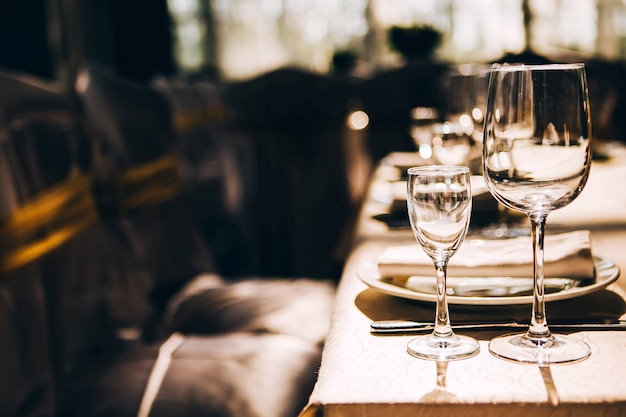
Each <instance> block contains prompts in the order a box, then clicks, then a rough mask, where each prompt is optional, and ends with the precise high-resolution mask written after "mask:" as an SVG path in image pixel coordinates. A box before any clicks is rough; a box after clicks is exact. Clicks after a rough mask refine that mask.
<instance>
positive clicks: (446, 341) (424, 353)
mask: <svg viewBox="0 0 626 417" xmlns="http://www.w3.org/2000/svg"><path fill="white" fill-rule="evenodd" d="M479 350H480V345H479V344H478V342H477V341H476V340H475V339H472V338H471V337H467V336H459V335H456V334H452V335H451V336H447V337H441V336H435V335H434V334H429V335H424V336H418V337H416V338H414V339H412V340H411V341H410V342H409V343H408V345H407V351H408V352H409V353H410V354H411V355H412V356H415V357H417V358H422V359H429V360H436V361H449V360H456V359H465V358H469V357H472V356H474V355H476V354H477V353H478V352H479Z"/></svg>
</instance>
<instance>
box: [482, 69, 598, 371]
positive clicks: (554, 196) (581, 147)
mask: <svg viewBox="0 0 626 417" xmlns="http://www.w3.org/2000/svg"><path fill="white" fill-rule="evenodd" d="M590 128H591V126H590V110H589V96H588V90H587V80H586V74H585V67H584V64H543V65H521V64H520V65H506V64H505V65H498V64H496V65H494V66H493V67H492V70H491V74H490V81H489V87H488V95H487V107H486V116H485V127H484V137H483V173H484V178H485V182H486V183H487V186H488V188H489V190H490V192H491V193H492V194H493V196H494V197H495V198H496V199H497V200H498V201H499V202H500V203H502V204H504V205H505V206H506V207H508V208H510V209H512V210H516V211H521V212H523V213H525V214H526V215H527V216H528V218H529V219H530V226H531V230H530V231H531V238H532V242H533V258H534V267H533V271H534V273H533V275H534V291H533V304H532V313H531V318H530V325H529V328H528V331H527V332H526V333H524V334H512V335H504V336H500V337H497V338H494V339H493V340H491V341H490V343H489V350H490V352H491V353H492V354H494V355H495V356H497V357H500V358H503V359H508V360H511V361H515V362H524V363H535V364H543V365H549V364H556V363H568V362H576V361H580V360H583V359H585V358H587V357H588V356H589V355H590V353H591V350H590V349H589V346H588V345H587V344H586V343H584V342H583V341H581V340H579V339H577V338H574V337H569V336H563V335H556V334H553V333H551V332H550V330H549V328H548V321H547V315H546V308H545V300H544V235H545V225H546V218H547V216H548V214H549V213H550V212H551V211H552V210H556V209H559V208H561V207H563V206H565V205H567V204H569V203H570V202H571V201H573V200H574V199H575V198H576V197H577V196H578V195H579V194H580V192H581V191H582V189H583V187H584V185H585V183H586V181H587V178H588V176H589V170H590V167H591V133H590Z"/></svg>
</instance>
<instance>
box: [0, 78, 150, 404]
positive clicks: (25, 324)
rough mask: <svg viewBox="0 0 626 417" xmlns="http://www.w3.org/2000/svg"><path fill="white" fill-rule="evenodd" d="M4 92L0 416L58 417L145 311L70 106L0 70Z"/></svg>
mask: <svg viewBox="0 0 626 417" xmlns="http://www.w3.org/2000/svg"><path fill="white" fill-rule="evenodd" d="M0 89H1V90H2V92H3V93H2V95H0V320H1V322H2V325H0V332H1V333H2V334H1V336H0V338H1V341H0V415H3V416H31V415H32V416H54V415H56V409H57V405H58V403H59V401H60V400H59V398H60V397H61V396H62V392H63V391H64V390H65V389H67V385H66V381H68V380H69V378H70V375H72V374H74V373H75V372H76V371H77V370H78V369H80V368H81V367H82V366H84V365H85V363H89V362H91V361H93V360H95V358H97V357H99V356H100V355H101V354H104V353H105V352H112V351H113V350H116V349H118V348H119V346H120V344H121V343H120V338H119V334H118V331H119V330H120V329H121V328H126V327H130V326H133V325H137V324H138V321H141V318H140V317H139V316H141V315H142V314H144V313H145V312H146V311H147V309H148V305H147V303H142V302H141V296H140V297H138V298H135V299H133V295H134V294H135V293H134V292H133V290H132V289H131V288H129V287H127V286H126V284H125V283H126V282H128V280H127V276H124V275H125V274H126V273H127V272H128V271H130V269H128V270H127V269H126V266H130V264H127V265H124V262H125V260H129V258H126V257H125V256H124V251H121V250H120V251H117V250H116V249H115V248H116V247H115V245H113V244H112V241H111V240H110V239H109V238H108V236H107V234H106V233H105V231H104V230H103V229H102V228H101V227H100V225H99V223H98V221H97V210H96V206H95V203H94V198H93V195H92V192H91V190H92V188H91V185H92V181H91V177H90V175H89V166H90V164H91V156H92V155H91V149H90V140H89V138H87V137H86V136H85V135H84V130H82V122H81V121H80V118H78V117H77V113H76V112H75V109H74V108H73V106H72V104H71V102H70V101H69V100H68V99H67V98H65V97H64V96H63V95H62V94H61V93H60V89H59V88H58V86H56V85H54V84H52V83H47V82H44V81H42V80H38V79H33V78H30V77H27V76H25V75H23V74H16V73H10V72H6V71H3V72H0ZM112 260H115V261H114V262H113V261H112ZM137 289H138V288H137ZM138 290H140V289H138ZM140 291H141V290H140ZM143 307H145V308H146V310H145V311H143V312H141V311H140V310H142V308H143Z"/></svg>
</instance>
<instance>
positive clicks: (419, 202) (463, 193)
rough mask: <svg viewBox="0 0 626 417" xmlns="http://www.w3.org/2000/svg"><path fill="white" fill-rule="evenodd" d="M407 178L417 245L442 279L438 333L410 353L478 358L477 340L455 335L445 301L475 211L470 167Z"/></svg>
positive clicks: (434, 169) (416, 171) (432, 169)
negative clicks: (451, 263) (451, 264)
mask: <svg viewBox="0 0 626 417" xmlns="http://www.w3.org/2000/svg"><path fill="white" fill-rule="evenodd" d="M407 174H408V182H407V208H408V212H409V219H410V222H411V228H412V229H413V234H414V235H415V238H416V240H417V242H418V243H419V244H420V246H421V247H422V249H423V250H424V252H426V254H427V255H428V256H429V257H430V258H431V259H432V260H433V263H434V265H435V272H436V279H437V302H436V307H435V308H436V314H435V329H434V330H433V332H432V333H431V334H429V335H423V336H418V337H416V338H415V339H413V340H411V341H410V342H409V344H408V346H407V350H408V352H409V353H410V354H411V355H413V356H417V357H420V358H424V359H432V360H453V359H462V358H467V357H470V356H473V355H475V354H476V353H478V351H479V348H480V346H479V344H478V342H477V341H476V340H474V339H472V338H470V337H467V336H459V335H456V334H455V333H454V332H453V331H452V328H451V326H450V317H449V313H448V302H447V300H446V269H447V266H448V260H449V259H450V257H451V256H452V255H453V254H454V253H455V252H456V251H457V249H458V248H459V246H460V245H461V243H462V242H463V239H465V235H466V234H467V228H468V226H469V220H470V215H471V211H472V190H471V184H470V172H469V168H467V167H464V166H448V165H436V166H425V167H413V168H409V170H408V172H407Z"/></svg>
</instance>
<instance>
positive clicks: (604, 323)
mask: <svg viewBox="0 0 626 417" xmlns="http://www.w3.org/2000/svg"><path fill="white" fill-rule="evenodd" d="M548 326H549V327H550V329H551V330H626V320H598V321H585V322H574V321H569V320H568V321H554V322H549V323H548ZM434 328H435V326H434V324H433V323H431V322H420V321H411V320H380V321H374V322H372V324H371V325H370V332H371V333H372V334H378V335H385V334H416V333H424V332H429V331H433V330H434ZM527 328H528V323H522V322H517V321H515V320H506V321H502V322H493V323H491V322H487V323H485V322H479V323H467V322H461V323H459V324H453V325H452V329H453V330H506V329H527Z"/></svg>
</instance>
